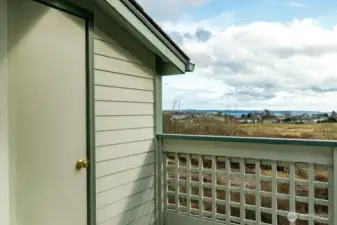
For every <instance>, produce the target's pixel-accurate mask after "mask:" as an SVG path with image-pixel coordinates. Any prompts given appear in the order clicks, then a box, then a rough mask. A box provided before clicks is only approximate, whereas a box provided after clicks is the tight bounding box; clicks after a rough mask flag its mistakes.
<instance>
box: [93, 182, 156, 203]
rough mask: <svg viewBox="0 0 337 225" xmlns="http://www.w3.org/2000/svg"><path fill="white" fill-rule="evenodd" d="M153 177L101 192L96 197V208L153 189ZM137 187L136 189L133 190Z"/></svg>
mask: <svg viewBox="0 0 337 225" xmlns="http://www.w3.org/2000/svg"><path fill="white" fill-rule="evenodd" d="M153 186H154V177H146V178H144V179H141V180H137V181H134V182H132V183H128V184H125V185H122V186H119V187H117V188H114V189H110V190H107V191H104V192H101V193H99V194H98V195H97V205H96V207H97V208H102V207H104V206H107V205H109V204H111V203H113V202H115V201H118V200H121V199H124V198H127V197H129V196H131V195H134V194H136V193H139V192H142V191H146V190H147V189H150V188H153ZM135 187H137V188H135Z"/></svg>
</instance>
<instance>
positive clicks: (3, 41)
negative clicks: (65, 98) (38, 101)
mask: <svg viewBox="0 0 337 225" xmlns="http://www.w3.org/2000/svg"><path fill="white" fill-rule="evenodd" d="M7 28H8V27H7V0H0V49H1V50H2V51H0V59H3V61H2V62H1V63H0V199H1V200H0V224H4V225H7V224H10V156H9V143H8V137H9V135H8V59H7V52H8V42H7Z"/></svg>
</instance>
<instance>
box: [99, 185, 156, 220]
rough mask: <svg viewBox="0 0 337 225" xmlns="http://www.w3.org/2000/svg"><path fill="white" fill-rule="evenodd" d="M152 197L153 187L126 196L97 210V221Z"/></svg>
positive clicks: (107, 218) (111, 216)
mask: <svg viewBox="0 0 337 225" xmlns="http://www.w3.org/2000/svg"><path fill="white" fill-rule="evenodd" d="M153 199H154V189H153V188H151V189H148V190H147V191H143V192H140V193H138V194H135V195H132V196H130V197H128V198H125V199H122V200H120V201H117V202H115V203H113V204H111V205H108V206H105V207H103V208H100V209H98V210H97V223H98V224H100V223H103V222H105V221H107V220H110V219H112V218H113V217H115V216H117V215H119V214H121V213H123V212H126V211H127V210H130V209H132V208H135V207H137V206H139V205H141V204H144V203H146V202H148V201H151V200H153Z"/></svg>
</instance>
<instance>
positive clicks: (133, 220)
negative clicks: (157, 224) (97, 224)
mask: <svg viewBox="0 0 337 225" xmlns="http://www.w3.org/2000/svg"><path fill="white" fill-rule="evenodd" d="M154 221H155V213H154V202H153V201H149V202H146V203H143V204H141V205H140V206H137V207H135V208H133V209H130V210H128V211H126V212H124V213H122V214H121V215H118V216H115V217H114V218H112V219H110V220H107V221H105V222H103V223H101V224H102V225H152V224H153V223H154Z"/></svg>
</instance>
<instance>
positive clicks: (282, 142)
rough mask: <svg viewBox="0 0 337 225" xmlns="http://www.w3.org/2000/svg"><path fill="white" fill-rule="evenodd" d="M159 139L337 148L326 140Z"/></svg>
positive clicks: (166, 137)
mask: <svg viewBox="0 0 337 225" xmlns="http://www.w3.org/2000/svg"><path fill="white" fill-rule="evenodd" d="M157 137H158V138H163V139H177V140H196V141H221V142H238V143H252V144H277V145H303V146H319V147H337V141H329V140H327V141H325V140H311V139H283V138H258V137H231V136H208V135H181V134H157Z"/></svg>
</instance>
